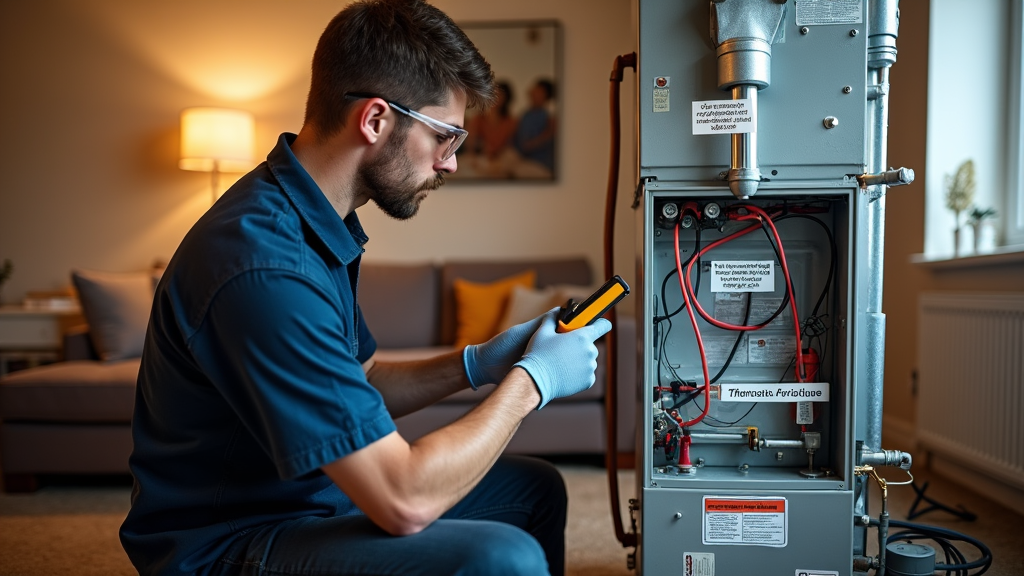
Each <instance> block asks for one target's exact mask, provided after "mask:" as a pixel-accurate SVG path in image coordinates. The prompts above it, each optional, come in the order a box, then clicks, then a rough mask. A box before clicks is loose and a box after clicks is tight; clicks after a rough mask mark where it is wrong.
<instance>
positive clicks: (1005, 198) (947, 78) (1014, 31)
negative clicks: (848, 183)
mask: <svg viewBox="0 0 1024 576" xmlns="http://www.w3.org/2000/svg"><path fill="white" fill-rule="evenodd" d="M1022 29H1024V10H1022V9H1021V2H1020V1H1019V0H993V1H989V2H962V1H961V0H932V2H931V13H930V30H929V47H928V53H929V62H928V135H927V166H926V174H925V190H926V196H927V198H926V206H925V217H926V219H925V255H926V257H927V258H929V259H938V258H945V257H949V256H951V255H953V254H954V247H953V242H954V234H953V230H954V229H955V228H956V227H957V224H958V223H957V222H956V221H955V217H954V213H953V211H951V210H950V209H949V208H947V207H946V176H947V175H952V174H953V173H955V172H956V170H957V167H958V166H959V165H960V164H961V163H962V162H963V161H965V160H968V159H970V160H973V161H974V165H975V183H976V191H975V196H974V202H973V204H974V206H975V207H977V208H979V209H987V208H991V209H994V210H996V212H997V215H996V219H995V223H996V228H995V230H996V231H997V234H996V245H997V247H996V248H995V250H997V251H1013V250H1024V129H1022V126H1021V125H1022V122H1024V87H1022V83H1024V74H1022V61H1024V59H1022V46H1024V40H1022V33H1021V32H1022ZM968 212H969V210H968ZM966 220H967V214H961V215H960V222H959V225H960V226H961V227H963V228H964V230H965V232H964V233H962V234H961V237H960V240H961V244H960V251H959V254H960V255H969V254H973V253H974V252H973V242H972V237H973V230H972V229H971V228H970V227H969V226H965V223H966Z"/></svg>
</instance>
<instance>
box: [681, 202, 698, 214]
mask: <svg viewBox="0 0 1024 576" xmlns="http://www.w3.org/2000/svg"><path fill="white" fill-rule="evenodd" d="M687 212H689V213H691V214H693V215H694V216H695V217H697V218H700V205H699V204H697V203H696V202H694V201H693V200H690V201H689V202H687V203H685V204H683V205H682V206H680V207H679V213H680V214H686V213H687Z"/></svg>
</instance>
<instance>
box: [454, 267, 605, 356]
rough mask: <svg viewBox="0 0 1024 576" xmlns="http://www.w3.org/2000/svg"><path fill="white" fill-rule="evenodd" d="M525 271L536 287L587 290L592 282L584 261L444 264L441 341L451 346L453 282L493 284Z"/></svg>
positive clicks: (588, 268)
mask: <svg viewBox="0 0 1024 576" xmlns="http://www.w3.org/2000/svg"><path fill="white" fill-rule="evenodd" d="M526 270H535V271H536V272H537V284H536V285H537V286H538V287H540V288H543V287H545V286H550V285H552V284H577V285H582V286H589V285H591V283H592V282H593V279H592V278H591V274H590V264H588V262H587V260H586V259H585V258H562V259H554V260H505V261H501V260H499V261H493V260H472V261H471V260H463V261H459V260H456V261H452V262H447V263H445V264H443V265H442V266H441V315H440V320H441V341H440V344H452V343H454V342H455V308H456V307H455V290H454V289H453V288H452V286H453V284H454V283H455V279H456V278H463V279H465V280H469V281H471V282H494V281H495V280H497V279H499V278H505V277H507V276H511V275H513V274H517V273H520V272H523V271H526Z"/></svg>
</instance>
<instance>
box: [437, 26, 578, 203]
mask: <svg viewBox="0 0 1024 576" xmlns="http://www.w3.org/2000/svg"><path fill="white" fill-rule="evenodd" d="M459 26H460V27H461V28H462V29H463V30H464V31H465V32H466V35H467V36H468V37H469V39H470V40H471V41H472V42H473V43H474V44H475V45H476V47H477V49H478V50H479V51H480V53H481V54H482V55H483V56H484V58H485V59H486V60H487V61H488V62H489V63H490V64H491V68H492V69H493V71H494V79H495V84H496V91H497V98H498V99H497V102H496V103H495V104H494V105H493V106H491V107H489V108H488V109H485V110H481V109H471V110H467V112H466V130H468V131H469V136H468V137H467V138H466V141H465V142H464V143H463V144H462V147H461V148H460V149H459V151H458V153H457V160H458V169H457V170H456V171H455V172H454V173H452V174H450V175H448V176H446V178H447V179H448V180H449V181H451V182H475V183H480V182H553V181H556V180H557V179H558V174H559V166H558V160H559V158H558V157H559V153H558V149H559V117H560V116H561V114H560V112H561V110H560V108H561V107H560V106H559V102H560V95H561V90H560V83H561V76H562V74H561V61H562V29H561V24H560V23H559V22H558V21H556V20H529V21H507V22H468V23H462V24H460V25H459Z"/></svg>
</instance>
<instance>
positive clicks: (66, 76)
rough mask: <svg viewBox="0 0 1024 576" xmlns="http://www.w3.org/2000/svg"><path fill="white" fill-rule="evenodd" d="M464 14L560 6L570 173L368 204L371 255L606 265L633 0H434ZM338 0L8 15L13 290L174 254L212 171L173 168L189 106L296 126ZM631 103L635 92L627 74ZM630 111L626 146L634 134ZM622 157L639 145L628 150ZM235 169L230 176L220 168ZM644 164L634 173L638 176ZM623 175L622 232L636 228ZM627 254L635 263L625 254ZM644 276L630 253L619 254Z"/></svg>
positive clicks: (0, 61)
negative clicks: (621, 78) (414, 212)
mask: <svg viewBox="0 0 1024 576" xmlns="http://www.w3.org/2000/svg"><path fill="white" fill-rule="evenodd" d="M435 4H436V5H437V6H438V7H440V8H441V9H443V10H445V11H446V12H447V13H448V14H449V15H451V16H452V17H453V18H454V19H456V20H457V21H458V20H461V21H487V20H522V19H531V18H543V19H557V20H559V21H561V23H562V26H563V34H564V41H563V45H564V54H563V70H564V78H563V79H562V82H563V84H562V95H563V98H562V112H563V117H562V118H561V124H560V126H561V129H562V134H561V136H562V140H561V148H560V153H561V155H562V173H563V174H564V176H563V177H562V178H561V180H560V181H559V182H558V183H555V184H546V185H524V184H501V185H490V186H481V185H469V184H459V185H455V184H450V185H448V186H446V187H445V188H443V189H441V190H439V191H437V192H434V193H433V194H432V195H431V197H430V198H429V199H428V200H427V201H426V202H425V203H424V205H423V207H422V209H421V211H420V214H419V215H418V216H417V217H416V218H414V219H413V220H411V221H409V222H394V221H391V220H389V219H387V218H386V217H384V216H383V215H382V214H381V213H380V212H379V211H378V210H376V208H375V207H373V206H372V205H371V206H367V207H366V208H364V209H362V210H360V217H361V218H362V219H363V222H364V225H365V227H366V228H367V230H368V232H369V234H370V236H371V238H372V240H371V243H370V244H369V246H368V252H367V259H368V260H369V259H372V260H378V261H381V260H383V261H415V260H443V259H451V258H471V257H472V258H477V257H484V258H492V257H493V258H502V257H508V258H513V257H519V256H524V257H533V256H538V255H550V256H562V255H584V256H587V257H588V258H589V259H590V260H591V262H592V264H593V266H594V268H595V271H596V273H597V274H598V275H600V274H601V272H600V268H601V249H602V248H601V246H602V244H601V242H602V235H601V226H602V221H603V210H604V194H605V192H604V190H605V180H606V174H607V162H608V160H607V158H608V133H609V128H608V104H607V102H608V75H609V71H610V69H611V64H612V60H613V59H614V57H615V56H616V55H618V54H622V53H625V52H629V51H632V50H633V46H634V40H633V36H634V34H633V27H632V24H631V9H630V0H559V1H558V2H550V1H547V0H520V1H517V2H498V1H478V0H437V1H436V2H435ZM342 5H343V2H338V1H337V0H330V1H328V0H304V1H303V2H284V1H282V0H245V1H242V0H225V1H221V2H206V1H203V0H176V1H174V2H166V1H165V2H135V1H133V0H37V1H33V2H11V3H7V4H5V7H4V17H3V18H2V19H0V74H2V82H0V83H2V86H3V88H2V89H0V134H3V142H2V143H0V147H2V149H0V173H2V174H3V179H2V181H0V260H2V259H4V258H10V259H11V260H12V261H13V262H14V265H15V272H14V276H13V277H12V279H11V280H10V282H9V283H8V284H6V285H5V286H4V289H3V294H2V298H3V301H4V302H17V301H19V300H20V299H21V297H22V296H23V294H24V293H25V292H26V291H28V290H40V289H55V288H60V287H63V286H65V285H67V284H68V272H69V271H70V270H71V269H72V268H73V267H84V268H93V269H99V270H108V271H122V270H137V269H142V268H145V267H146V266H148V265H149V264H150V263H151V262H152V261H153V260H154V259H164V260H166V259H168V258H169V257H170V256H171V254H172V253H173V252H174V249H175V247H176V246H177V244H178V242H180V240H181V238H182V237H183V236H184V234H185V232H187V231H188V229H189V227H190V226H191V224H192V223H193V222H195V220H196V219H197V218H198V217H199V216H200V215H201V214H202V212H203V211H204V210H205V209H206V208H207V207H208V206H209V202H210V183H209V176H208V175H207V174H204V173H198V172H184V171H181V170H179V169H178V168H177V146H178V114H179V113H180V111H181V110H182V109H183V108H186V107H190V106H200V105H215V106H228V107H237V108H243V109H247V110H250V111H252V112H253V113H254V114H255V116H256V122H257V149H258V157H259V158H262V157H263V156H265V155H266V153H267V152H268V151H269V150H270V148H272V147H273V145H274V142H275V139H276V137H277V135H278V134H279V133H280V132H282V131H297V130H298V129H299V127H300V126H301V121H302V112H303V106H304V101H305V95H306V90H307V88H308V82H309V74H308V68H309V62H310V58H311V56H312V52H313V49H314V47H315V44H316V40H317V38H318V37H319V35H320V32H321V31H322V30H323V28H324V26H325V25H326V24H327V22H328V21H329V20H330V18H331V17H332V16H333V15H334V14H335V13H336V12H337V10H338V9H339V8H340V6H342ZM623 107H624V109H626V110H629V109H631V108H632V94H631V91H630V90H628V89H627V90H626V93H625V94H624V101H623ZM631 121H632V119H631V117H630V115H628V114H627V116H626V122H627V124H626V126H624V131H623V132H624V135H625V137H626V141H625V142H624V143H623V150H624V151H627V153H631V151H632V150H633V149H634V148H635V146H634V145H633V130H632V129H631V127H630V125H629V122H631ZM623 165H624V166H626V167H630V166H632V165H633V161H632V160H630V158H629V157H628V156H627V158H626V159H625V160H624V162H623ZM234 178H235V176H231V175H227V176H225V177H224V180H225V181H226V182H225V184H227V183H230V182H231V181H233V180H234ZM630 180H632V173H631V171H630V170H628V169H627V170H626V173H625V174H623V175H622V179H621V181H622V182H623V190H629V189H630V185H629V181H630ZM628 195H629V194H628V192H626V193H623V196H624V198H622V200H621V202H620V205H621V206H623V208H622V209H621V210H622V215H621V216H620V217H619V221H620V222H623V223H624V224H623V225H622V226H620V229H621V231H620V233H619V236H620V238H621V240H622V241H621V242H620V243H619V244H621V245H622V246H623V247H622V248H621V249H620V251H621V253H622V254H623V258H626V257H628V256H629V254H630V251H629V248H628V246H629V240H630V238H631V236H632V225H631V224H628V226H627V224H626V223H628V222H631V217H630V215H629V214H628V208H626V206H627V205H628V204H627V202H628ZM620 261H621V262H624V263H625V262H626V260H624V259H620ZM622 269H623V272H622V274H623V276H626V277H627V279H629V278H630V277H632V275H633V270H632V261H631V260H630V261H629V263H628V265H626V264H623V265H622Z"/></svg>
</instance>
